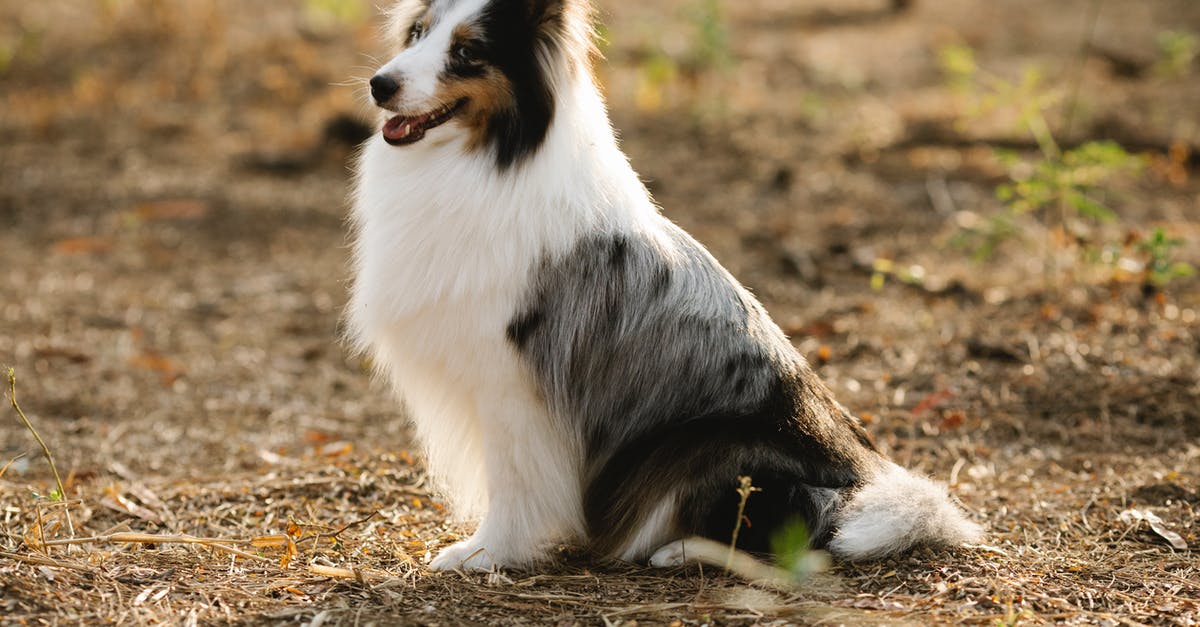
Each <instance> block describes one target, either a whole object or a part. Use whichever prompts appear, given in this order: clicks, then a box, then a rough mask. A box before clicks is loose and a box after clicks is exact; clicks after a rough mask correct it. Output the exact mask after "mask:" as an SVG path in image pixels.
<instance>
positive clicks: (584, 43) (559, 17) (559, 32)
mask: <svg viewBox="0 0 1200 627" xmlns="http://www.w3.org/2000/svg"><path fill="white" fill-rule="evenodd" d="M525 1H526V2H527V4H526V7H527V9H528V11H529V13H528V15H529V20H530V23H531V24H533V26H534V31H535V32H536V33H537V37H538V38H539V39H541V40H542V41H543V42H545V43H547V44H549V45H551V46H552V47H560V46H561V47H565V48H568V49H574V50H577V51H579V52H580V53H581V54H582V56H583V57H585V58H590V57H591V56H593V55H594V54H595V53H596V51H595V50H594V42H593V37H594V32H593V24H592V19H593V14H592V7H591V3H590V2H588V0H525Z"/></svg>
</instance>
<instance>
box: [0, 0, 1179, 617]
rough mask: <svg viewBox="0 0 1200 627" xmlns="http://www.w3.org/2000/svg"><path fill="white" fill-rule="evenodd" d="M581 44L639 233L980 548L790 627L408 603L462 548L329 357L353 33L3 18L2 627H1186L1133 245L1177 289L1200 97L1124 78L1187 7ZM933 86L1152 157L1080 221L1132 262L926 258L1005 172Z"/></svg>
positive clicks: (267, 14) (612, 578)
mask: <svg viewBox="0 0 1200 627" xmlns="http://www.w3.org/2000/svg"><path fill="white" fill-rule="evenodd" d="M600 4H601V8H602V9H603V11H602V21H603V24H604V26H603V28H602V32H603V33H604V34H605V37H606V39H607V43H606V45H605V49H604V51H605V56H606V60H605V61H604V62H603V63H602V64H601V67H600V69H599V74H600V79H601V81H602V83H603V84H604V85H605V88H606V90H607V92H608V95H609V100H610V106H611V108H612V113H613V119H614V123H615V125H616V127H617V128H618V129H619V130H620V132H621V136H622V137H623V142H624V146H625V148H626V150H627V151H628V153H629V155H630V157H631V159H632V161H633V164H634V166H635V167H636V168H637V169H638V171H639V172H640V173H641V174H642V175H643V177H644V178H645V179H646V180H647V182H648V185H649V186H650V188H651V190H652V191H653V193H654V194H655V196H656V198H657V200H658V201H659V202H660V203H661V204H662V206H663V207H664V211H665V213H666V214H667V215H668V216H670V217H671V218H672V219H674V220H676V221H677V222H679V223H680V224H681V225H683V226H684V227H685V228H687V229H688V230H690V231H691V232H692V233H694V234H695V235H696V236H697V237H698V238H699V239H700V240H701V241H702V242H704V243H705V244H707V245H708V246H710V248H711V249H712V250H713V252H714V253H715V254H716V256H717V257H718V258H719V259H721V260H722V261H723V263H725V264H726V266H727V267H728V268H729V269H730V270H731V271H732V272H733V273H734V274H735V275H737V276H738V277H739V278H741V279H742V280H743V282H745V283H746V284H747V285H748V286H750V287H751V288H752V289H753V290H754V291H755V292H756V293H757V294H758V295H759V296H760V298H761V299H762V300H763V301H764V302H765V304H766V306H767V308H768V309H769V310H770V311H771V312H772V314H773V315H774V316H775V318H776V320H777V321H778V322H779V323H780V325H781V326H782V327H784V329H785V330H786V331H787V332H788V333H789V334H790V335H791V337H792V338H793V341H794V343H795V344H796V345H797V347H799V349H800V350H801V351H802V352H803V353H804V354H806V355H807V356H808V357H809V358H810V359H811V361H812V362H813V363H814V365H816V366H817V368H818V370H819V372H820V374H821V376H822V377H823V378H824V379H825V380H826V381H828V382H829V384H830V385H831V387H832V388H833V389H834V390H835V392H836V393H837V395H838V396H839V398H840V399H841V400H842V401H843V403H845V404H846V405H847V406H848V407H850V408H852V409H853V410H854V411H855V412H857V413H859V414H860V415H861V416H862V417H863V420H864V422H866V424H867V427H868V429H869V431H870V432H871V433H872V435H873V436H874V437H875V439H876V441H877V442H878V444H879V445H880V446H881V447H882V448H883V449H885V450H886V451H888V453H889V454H890V455H891V456H892V457H894V458H895V459H896V460H897V461H899V462H900V463H902V464H904V465H906V466H909V467H913V468H916V469H919V470H921V471H923V472H925V473H927V474H929V475H931V476H933V477H935V478H937V479H939V480H941V481H944V482H947V483H950V484H951V485H952V486H953V487H952V490H953V493H954V494H955V495H956V496H957V497H958V498H959V499H960V500H961V502H962V504H963V505H964V507H965V508H966V509H967V510H968V511H969V512H970V513H971V515H972V516H973V517H974V518H975V519H976V520H978V521H979V522H981V523H982V524H984V525H985V526H986V527H987V529H988V534H987V538H986V540H985V542H984V544H983V545H981V546H977V547H971V548H967V549H962V550H957V551H940V550H939V551H934V550H928V549H919V550H917V551H916V552H914V553H912V554H910V555H907V556H904V557H900V558H896V559H890V560H885V561H880V562H873V563H865V564H854V565H847V564H836V565H833V566H832V567H831V568H830V569H829V570H828V571H826V572H825V573H823V574H821V575H819V576H818V577H816V578H814V579H811V580H808V581H806V582H804V583H803V584H801V585H799V586H798V587H796V588H792V589H773V588H767V587H763V586H761V585H755V584H753V583H752V582H746V581H743V580H740V579H738V578H737V577H734V576H730V575H726V574H724V573H722V572H720V570H719V569H714V568H705V569H698V568H686V569H679V570H672V571H654V570H650V569H647V568H644V567H639V566H632V565H621V564H597V563H594V562H592V561H589V560H588V559H586V557H585V556H582V555H579V554H578V552H577V551H574V550H572V549H570V548H564V549H563V555H562V560H561V562H560V563H556V564H552V565H548V566H546V567H545V569H544V570H539V571H538V572H537V573H522V572H504V573H494V574H492V575H487V576H484V575H480V576H475V575H461V574H453V573H452V574H431V573H429V572H427V571H426V569H425V566H424V564H425V563H426V562H427V560H428V559H429V556H430V554H432V553H436V552H437V550H438V549H439V548H440V547H442V546H445V545H446V544H448V543H450V542H453V541H454V540H455V539H457V538H458V537H460V536H461V535H462V534H465V533H469V531H470V527H469V525H463V524H460V523H457V522H455V521H453V520H451V519H449V518H448V515H447V512H446V511H445V508H444V507H443V505H442V504H441V503H440V501H439V500H438V498H437V496H436V495H433V494H431V493H430V491H429V489H428V486H427V485H426V482H425V477H424V474H423V471H422V462H421V460H420V456H419V452H418V450H417V449H416V447H415V446H414V444H413V442H412V440H411V435H410V432H409V430H408V428H407V427H406V425H405V422H404V420H403V415H402V412H401V410H400V409H399V407H398V405H397V404H396V403H395V402H394V401H393V400H392V398H391V397H390V395H389V393H388V392H387V391H386V390H385V389H383V386H381V385H379V384H378V383H375V382H372V380H371V378H370V376H369V375H368V374H367V368H366V367H365V365H364V364H363V362H362V360H361V359H360V358H358V357H356V356H354V355H351V354H349V353H348V351H347V350H346V348H345V346H344V345H343V344H341V343H340V342H339V340H338V333H339V313H340V311H341V308H342V306H343V303H344V302H345V297H346V286H347V281H348V274H349V273H348V270H347V248H346V234H345V227H344V223H343V220H344V217H345V214H346V201H345V198H346V191H347V181H348V177H349V173H350V159H351V157H352V154H353V150H354V146H355V145H356V144H357V143H358V142H360V141H361V140H362V139H363V137H364V136H365V135H364V134H365V133H370V132H373V128H372V127H371V125H373V124H375V122H374V121H373V117H372V112H371V110H370V108H369V107H368V106H367V105H366V104H365V99H364V97H363V96H364V93H363V91H364V90H363V89H362V87H363V84H362V83H363V79H365V77H367V76H369V75H370V74H371V72H372V71H373V69H374V66H375V64H376V59H379V58H381V57H382V56H383V55H384V54H385V50H386V45H385V44H384V43H383V42H381V40H380V38H379V36H378V34H379V33H378V31H377V25H378V20H377V16H376V15H375V14H374V10H373V9H371V8H370V7H371V6H373V3H370V2H366V1H363V2H362V3H361V4H360V3H356V2H343V3H336V2H325V1H319V0H307V1H304V2H301V1H288V2H283V1H278V2H269V3H268V2H234V1H232V0H203V1H197V2H171V1H164V0H77V1H75V2H70V3H67V2H22V1H20V0H0V365H11V366H12V367H13V368H14V369H15V372H16V376H17V400H18V401H20V404H21V406H22V408H23V409H24V411H25V413H26V414H27V415H28V417H29V419H30V420H31V421H32V422H33V424H34V425H35V426H36V428H37V429H38V431H39V432H40V434H41V436H42V437H43V439H44V440H45V441H46V443H47V445H48V446H49V447H50V448H51V450H52V451H53V453H54V456H55V458H56V461H57V466H58V468H59V470H60V471H61V474H62V475H63V480H64V483H65V484H66V488H67V489H66V497H67V501H66V502H65V503H54V502H52V499H50V498H48V497H47V495H49V494H50V492H51V491H52V489H53V486H54V482H53V479H52V477H51V474H50V472H49V470H48V466H47V464H46V462H45V461H44V460H43V459H42V457H41V454H40V449H38V448H37V446H36V443H35V442H34V441H33V439H32V436H31V435H30V434H29V433H28V431H27V430H26V429H25V428H24V427H23V426H22V425H21V423H20V422H19V419H18V417H17V415H16V412H14V411H10V410H9V408H8V407H7V404H6V406H5V407H3V408H0V468H4V470H3V471H0V624H22V625H24V624H88V625H94V624H102V623H115V624H150V623H168V624H178V623H183V624H228V623H235V624H236V623H249V624H262V623H278V624H309V625H314V626H315V625H330V624H356V625H357V624H370V623H375V624H440V625H459V624H485V625H489V624H558V625H572V624H606V625H616V624H671V625H750V624H763V625H774V624H791V623H801V624H809V623H847V624H873V623H889V624H890V623H912V624H930V623H959V622H961V623H971V624H1016V623H1018V622H1019V623H1023V624H1024V623H1029V624H1049V623H1065V624H1103V625H1118V624H1181V625H1194V624H1197V623H1200V561H1198V560H1197V558H1196V554H1195V548H1196V547H1197V546H1200V368H1198V363H1200V280H1198V279H1197V278H1196V277H1194V276H1193V277H1190V278H1180V279H1177V280H1175V281H1172V282H1171V283H1170V284H1168V285H1167V286H1166V288H1165V289H1162V290H1156V289H1152V288H1151V287H1149V286H1148V285H1147V284H1146V281H1145V280H1144V276H1143V274H1144V273H1141V272H1140V271H1139V269H1138V266H1137V265H1136V263H1135V260H1131V259H1132V258H1133V257H1135V256H1136V252H1135V251H1136V245H1135V241H1136V240H1138V239H1139V238H1141V239H1144V238H1145V237H1146V236H1147V235H1148V234H1149V233H1151V232H1152V231H1153V230H1154V229H1155V228H1158V227H1161V228H1163V229H1164V230H1165V231H1166V232H1167V233H1169V234H1171V235H1172V236H1173V237H1177V238H1181V239H1183V240H1184V243H1183V244H1182V245H1181V246H1179V247H1177V249H1176V250H1175V251H1174V255H1175V257H1176V259H1177V260H1179V261H1181V262H1188V263H1191V264H1194V265H1200V161H1198V157H1197V156H1196V149H1197V148H1198V147H1200V63H1196V62H1193V63H1192V64H1191V65H1190V66H1187V65H1184V66H1182V67H1176V68H1174V70H1173V71H1168V70H1171V68H1169V67H1167V66H1166V65H1164V64H1165V63H1167V61H1166V60H1164V59H1163V54H1164V53H1163V52H1162V51H1161V50H1160V45H1159V43H1157V42H1159V41H1160V39H1159V38H1160V37H1161V36H1162V35H1163V33H1164V32H1166V31H1177V32H1184V33H1186V32H1191V33H1193V34H1198V33H1200V3H1197V2H1195V1H1194V0H1143V1H1141V2H1101V1H1099V0H1086V1H1084V0H1063V1H1061V2H1040V1H1034V0H1008V1H1006V2H989V1H987V0H912V1H897V2H885V1H882V0H876V1H872V0H854V1H846V2H842V1H834V0H743V1H741V2H723V3H709V2H706V1H705V0H642V1H640V2H618V1H617V0H607V1H603V2H601V3H600ZM710 5H717V6H720V7H721V8H722V11H723V15H722V17H721V19H719V20H714V19H712V18H711V16H709V17H705V14H704V11H705V7H708V6H710ZM1097 9H1098V12H1097V13H1093V12H1094V11H1096V10H1097ZM1089 40H1090V42H1091V43H1090V44H1089V45H1087V46H1085V45H1084V42H1085V41H1089ZM953 44H961V45H966V46H970V47H971V48H972V49H974V50H975V52H976V55H977V59H978V63H979V65H980V66H981V67H983V68H986V69H987V70H988V71H989V72H993V73H995V74H997V75H999V76H1003V77H1008V78H1009V79H1012V80H1016V78H1017V77H1019V76H1020V74H1021V72H1022V69H1023V68H1027V67H1040V68H1041V69H1042V71H1043V72H1044V75H1045V76H1046V78H1047V82H1048V84H1049V85H1051V86H1057V87H1061V88H1063V90H1064V92H1065V94H1066V96H1065V98H1064V99H1063V101H1062V102H1061V103H1060V104H1059V105H1057V106H1055V107H1054V108H1052V109H1051V110H1050V112H1049V113H1048V116H1047V117H1048V120H1049V121H1050V123H1051V126H1052V127H1053V128H1054V130H1055V131H1056V132H1057V133H1058V134H1059V135H1058V136H1059V141H1060V142H1061V143H1062V144H1063V146H1072V145H1077V144H1079V143H1080V142H1083V141H1085V140H1088V139H1104V138H1108V139H1114V140H1116V141H1118V142H1120V143H1121V144H1122V145H1124V146H1126V147H1127V148H1129V149H1130V150H1131V151H1136V152H1139V153H1142V152H1144V153H1146V154H1147V155H1148V157H1147V158H1148V159H1149V164H1150V165H1149V167H1148V168H1147V169H1146V171H1145V172H1144V173H1143V174H1142V175H1141V176H1138V177H1136V178H1131V177H1127V178H1126V179H1122V180H1120V181H1115V182H1113V183H1112V185H1111V186H1110V189H1107V190H1106V193H1107V197H1108V198H1109V202H1110V204H1111V206H1112V207H1113V208H1114V209H1116V210H1117V212H1118V213H1119V215H1120V219H1119V220H1118V221H1116V222H1111V223H1108V224H1103V225H1099V226H1095V225H1089V224H1084V225H1082V226H1080V227H1079V228H1082V229H1083V230H1084V232H1086V233H1087V234H1088V235H1089V237H1091V239H1092V241H1098V242H1116V249H1118V251H1117V252H1116V253H1114V254H1115V255H1116V256H1117V257H1126V256H1127V257H1130V259H1126V260H1125V261H1116V258H1112V259H1108V261H1105V260H1104V259H1097V260H1090V261H1089V260H1087V259H1085V258H1084V257H1086V255H1080V254H1077V252H1078V251H1077V249H1078V242H1077V240H1076V239H1073V238H1072V237H1068V236H1064V235H1063V231H1061V230H1059V229H1056V228H1055V226H1054V225H1055V223H1054V222H1053V221H1052V220H1051V219H1050V218H1049V217H1044V219H1043V220H1038V219H1036V217H1035V216H1027V217H1025V218H1022V221H1021V222H1020V223H1019V225H1020V229H1021V232H1022V234H1023V235H1024V237H1023V238H1020V239H1016V240H1013V241H1009V242H1007V243H1005V244H1004V245H1002V246H1001V247H1000V248H999V250H998V251H997V252H996V254H995V255H994V256H992V257H991V258H990V259H988V260H986V261H982V262H973V261H972V260H971V258H970V255H969V254H968V253H967V252H964V251H963V250H961V249H960V248H958V247H956V246H955V242H956V241H957V240H958V239H959V236H960V235H961V234H962V226H963V225H964V224H967V225H969V224H971V223H974V222H978V221H979V219H980V217H981V216H988V215H991V214H993V213H995V212H996V211H999V210H1000V209H1001V202H1000V201H999V200H997V197H996V195H995V193H994V190H995V188H996V186H997V185H998V184H1000V183H1003V182H1004V181H1005V179H1006V169H1005V167H1004V165H1003V164H1002V163H1001V161H1000V160H999V159H998V158H997V157H996V156H995V155H994V152H993V150H992V149H993V148H995V147H1003V148H1008V149H1015V150H1018V151H1020V152H1021V153H1022V154H1023V155H1024V156H1025V157H1027V158H1036V154H1037V152H1036V145H1035V144H1034V143H1033V142H1032V141H1031V140H1030V139H1029V137H1028V136H1027V134H1024V133H1022V132H1021V131H1020V129H1019V128H1018V127H1017V126H1016V125H1014V124H1013V122H1012V120H1009V119H1005V117H1004V116H1003V115H1001V114H992V115H988V116H984V117H978V118H972V119H969V120H967V122H966V123H965V124H964V123H962V119H963V113H964V111H965V110H967V109H969V103H968V102H967V99H968V98H967V97H966V96H964V95H963V94H962V93H960V92H956V91H955V90H954V89H952V88H951V86H949V85H948V83H947V80H946V78H945V76H944V75H943V73H942V72H941V70H940V69H939V60H938V59H939V51H940V50H945V49H946V46H949V45H953ZM1081 51H1086V52H1081ZM1067 111H1070V113H1067ZM1067 126H1069V127H1070V130H1069V131H1068V130H1066V127H1067ZM1047 225H1048V226H1047ZM1075 226H1079V225H1075ZM1073 232H1074V231H1073ZM1122 243H1124V246H1123V247H1122ZM10 460H12V461H11V462H10ZM5 464H7V466H5ZM66 512H69V513H70V520H69V523H68V520H67V516H65V513H66ZM1131 512H1133V513H1131ZM1147 514H1153V515H1155V516H1157V517H1158V519H1159V520H1160V521H1161V522H1159V523H1155V525H1154V526H1156V527H1158V528H1159V529H1161V530H1163V531H1165V532H1166V535H1163V534H1160V533H1158V532H1156V531H1154V530H1153V528H1152V525H1151V524H1150V522H1148V521H1146V520H1141V521H1139V520H1136V517H1137V516H1138V515H1142V516H1143V517H1144V516H1145V515H1147ZM1171 532H1174V533H1175V534H1178V536H1179V540H1178V541H1179V542H1182V543H1183V544H1184V545H1186V547H1189V548H1185V549H1179V548H1173V547H1172V545H1171V543H1170V542H1169V540H1168V537H1167V536H1169V535H1170V533H1171ZM130 533H140V534H156V536H157V537H156V538H147V537H142V536H130V535H115V536H114V535H113V534H130ZM185 535H186V536H188V537H200V538H208V539H213V540H212V541H209V542H206V543H205V544H199V545H197V544H183V543H179V542H176V541H173V540H172V539H171V538H164V537H163V536H185ZM70 538H90V540H87V541H85V542H82V543H80V544H75V545H70V546H68V545H63V544H53V542H55V541H64V540H68V539H70ZM179 539H180V538H178V537H176V538H174V540H179ZM252 539H255V541H254V542H250V541H251V540H252ZM218 540H219V542H217V541H218ZM214 544H218V545H219V546H214ZM232 551H240V552H241V553H242V554H241V555H237V554H235V553H233V552H232Z"/></svg>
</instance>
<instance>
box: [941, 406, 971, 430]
mask: <svg viewBox="0 0 1200 627" xmlns="http://www.w3.org/2000/svg"><path fill="white" fill-rule="evenodd" d="M966 421H967V414H966V412H963V411H960V410H957V409H954V410H950V411H948V412H946V413H945V414H943V415H942V423H941V424H940V425H938V430H939V431H952V430H954V429H957V428H959V427H961V426H963V424H964V423H965V422H966Z"/></svg>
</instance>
